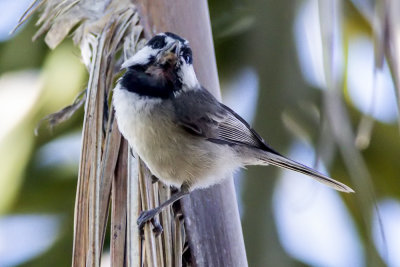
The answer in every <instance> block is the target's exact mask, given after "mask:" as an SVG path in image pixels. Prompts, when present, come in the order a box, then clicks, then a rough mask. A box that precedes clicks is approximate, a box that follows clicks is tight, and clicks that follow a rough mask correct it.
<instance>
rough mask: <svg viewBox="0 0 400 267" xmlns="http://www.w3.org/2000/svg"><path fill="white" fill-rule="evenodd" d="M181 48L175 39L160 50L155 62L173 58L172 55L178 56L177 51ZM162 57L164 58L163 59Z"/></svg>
mask: <svg viewBox="0 0 400 267" xmlns="http://www.w3.org/2000/svg"><path fill="white" fill-rule="evenodd" d="M180 50H181V44H180V42H179V41H175V42H173V43H172V44H170V45H169V46H167V47H166V48H165V49H164V50H163V51H161V52H160V53H159V54H158V55H157V62H162V61H164V60H165V59H166V58H173V57H175V58H176V57H178V56H179V52H180ZM163 59H164V60H163Z"/></svg>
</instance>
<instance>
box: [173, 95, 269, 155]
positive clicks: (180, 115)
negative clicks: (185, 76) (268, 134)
mask: <svg viewBox="0 0 400 267" xmlns="http://www.w3.org/2000/svg"><path fill="white" fill-rule="evenodd" d="M173 104H174V107H175V113H176V122H177V123H178V124H179V125H180V126H181V127H183V128H184V129H185V130H187V131H188V132H190V133H192V134H196V135H199V136H202V137H204V138H206V139H208V140H210V141H214V142H217V143H224V142H225V143H226V144H244V145H248V146H252V147H257V148H260V149H265V150H268V151H271V152H275V153H277V152H276V151H274V150H272V148H270V147H269V146H268V145H267V144H266V143H265V141H264V140H263V139H262V138H261V137H260V136H259V135H258V134H257V133H256V132H255V131H254V130H253V129H252V128H251V127H250V126H249V125H248V124H247V122H246V121H245V120H243V119H242V118H241V117H240V116H239V115H237V114H236V113H235V112H234V111H233V110H231V109H230V108H228V107H227V106H225V105H223V104H221V103H220V102H219V101H218V100H216V99H215V98H214V96H212V95H211V94H210V93H209V92H208V91H207V90H205V89H200V90H196V91H189V92H183V93H181V94H180V95H179V96H178V97H176V98H175V99H174V101H173Z"/></svg>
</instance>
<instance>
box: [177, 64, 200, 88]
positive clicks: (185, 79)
mask: <svg viewBox="0 0 400 267" xmlns="http://www.w3.org/2000/svg"><path fill="white" fill-rule="evenodd" d="M180 71H181V73H180V78H181V79H182V84H183V85H184V86H187V87H188V88H190V89H195V88H197V87H199V82H198V81H197V77H196V73H195V72H194V69H193V65H191V64H187V63H183V64H182V65H181V69H180Z"/></svg>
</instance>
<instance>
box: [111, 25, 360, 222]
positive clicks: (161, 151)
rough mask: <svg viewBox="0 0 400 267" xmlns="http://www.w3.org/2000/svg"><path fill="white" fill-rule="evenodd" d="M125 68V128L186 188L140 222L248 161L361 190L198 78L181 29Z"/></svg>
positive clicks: (158, 171) (120, 111)
mask: <svg viewBox="0 0 400 267" xmlns="http://www.w3.org/2000/svg"><path fill="white" fill-rule="evenodd" d="M122 68H125V69H127V71H126V73H125V74H124V75H123V76H122V78H121V79H120V80H119V81H118V84H117V86H116V87H115V89H114V96H113V103H114V108H115V112H116V117H117V122H118V127H119V130H120V131H121V133H122V135H123V136H124V137H125V138H126V139H127V140H128V142H129V145H130V146H131V147H132V148H133V149H134V150H135V151H136V152H137V153H138V155H139V156H140V157H141V159H142V160H143V161H144V162H145V163H146V165H147V167H148V168H149V169H150V171H151V173H152V174H154V175H155V176H156V177H158V178H159V179H160V180H161V181H162V182H164V183H165V184H167V185H172V186H175V187H177V188H180V190H179V191H178V192H177V193H176V194H174V195H172V196H171V198H170V199H168V200H167V201H166V202H164V203H162V204H161V205H160V206H159V207H157V208H155V209H152V210H148V211H144V212H142V213H141V214H140V216H139V218H138V221H137V222H138V225H139V227H140V228H142V227H143V225H144V224H145V223H146V222H147V221H152V220H153V218H154V216H156V215H157V214H158V213H159V212H160V211H161V210H162V209H163V208H164V207H166V206H168V205H170V204H172V203H174V202H175V201H177V200H179V199H181V198H182V197H183V196H185V195H186V194H188V193H189V192H190V191H191V190H194V189H196V188H205V187H208V186H211V185H214V184H217V183H219V182H220V181H221V180H222V179H223V178H225V177H228V176H229V174H232V173H233V172H234V171H235V170H236V169H238V168H239V167H244V166H246V165H268V164H271V165H275V166H278V167H281V168H285V169H290V170H293V171H297V172H300V173H303V174H306V175H308V176H310V177H312V178H314V179H316V180H318V181H319V182H322V183H324V184H326V185H328V186H330V187H332V188H334V189H336V190H339V191H343V192H347V193H349V192H354V191H353V190H352V189H351V188H350V187H348V186H346V185H344V184H342V183H340V182H338V181H335V180H333V179H332V178H329V177H327V176H325V175H323V174H321V173H319V172H317V171H316V170H313V169H311V168H309V167H307V166H304V165H302V164H300V163H297V162H295V161H293V160H290V159H288V158H286V157H284V156H282V155H281V154H279V153H278V152H276V151H275V150H274V149H272V148H271V147H270V146H269V145H267V143H266V142H265V141H264V140H263V139H262V138H261V137H260V136H259V135H258V134H257V133H256V131H254V130H253V129H252V128H251V127H250V126H249V124H248V123H247V122H246V121H245V120H244V119H242V118H241V117H240V116H239V115H238V114H236V113H235V112H234V111H233V110H231V109H230V108H229V107H227V106H225V105H224V104H222V103H220V102H219V101H218V100H217V99H215V98H214V96H212V95H211V94H210V93H209V92H208V91H207V90H206V89H205V88H203V87H202V86H201V85H200V84H199V82H198V81H197V78H196V74H195V72H194V69H193V65H192V50H191V49H190V46H189V43H188V41H187V40H185V39H183V38H181V37H179V36H177V35H176V34H173V33H169V32H166V33H160V34H157V35H156V36H154V37H153V38H152V39H151V40H150V41H148V43H147V44H146V45H145V46H144V47H143V48H142V49H141V50H139V51H138V52H137V53H136V54H135V55H134V56H132V57H131V58H129V59H127V60H126V61H125V62H124V63H123V64H122Z"/></svg>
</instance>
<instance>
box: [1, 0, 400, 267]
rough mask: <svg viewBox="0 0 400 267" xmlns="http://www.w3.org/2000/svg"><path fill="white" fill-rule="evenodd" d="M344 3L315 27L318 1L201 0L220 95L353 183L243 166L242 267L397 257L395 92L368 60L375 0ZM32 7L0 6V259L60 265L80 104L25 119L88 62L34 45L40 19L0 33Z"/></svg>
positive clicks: (69, 224)
mask: <svg viewBox="0 0 400 267" xmlns="http://www.w3.org/2000/svg"><path fill="white" fill-rule="evenodd" d="M339 2H340V3H341V4H342V5H341V7H340V10H341V12H342V13H341V14H340V15H339V16H338V17H337V18H338V20H337V21H336V22H335V24H332V25H329V20H328V19H326V20H325V19H322V20H321V21H322V22H323V23H322V25H320V18H319V15H320V13H319V11H318V10H319V9H318V1H317V0H296V1H293V0H281V1H273V0H253V1H245V0H235V1H228V0H222V1H216V0H211V1H209V6H210V15H211V22H212V27H213V34H214V43H215V49H216V56H217V63H218V71H219V77H220V81H221V88H222V90H223V101H224V102H225V103H227V104H228V105H229V106H231V107H232V108H233V109H234V110H236V111H237V112H238V113H239V114H241V115H242V116H243V117H244V118H245V119H247V120H248V121H249V122H251V124H252V125H253V126H254V128H255V129H257V130H258V132H259V133H260V134H261V135H262V136H263V137H264V138H265V139H266V140H267V142H268V143H269V144H271V146H272V147H274V148H276V150H278V151H280V152H281V153H283V154H285V155H288V156H290V157H292V158H294V159H296V160H297V161H300V162H302V163H305V164H308V165H310V166H315V167H318V168H319V169H320V170H321V171H323V172H325V173H329V174H330V175H331V176H333V177H335V178H336V179H338V180H340V181H341V182H344V183H346V184H348V185H350V186H351V187H352V188H353V189H355V191H356V192H357V193H356V194H351V195H344V194H340V193H337V192H334V191H333V190H331V189H329V188H326V187H325V186H323V185H320V184H318V183H316V182H314V181H311V180H310V179H308V178H306V177H305V176H302V175H299V174H295V173H292V172H289V171H281V170H279V169H277V168H274V167H267V168H265V167H264V168H261V167H260V168H258V167H251V168H249V169H248V170H245V171H241V172H239V173H238V174H237V177H235V184H236V188H237V193H238V200H239V203H238V204H239V208H240V212H241V218H242V225H243V233H244V238H245V244H246V252H247V256H248V261H249V266H381V265H389V266H400V227H399V226H400V202H399V197H400V180H399V178H400V177H399V174H400V165H399V164H397V161H398V160H399V159H400V142H399V125H398V123H397V120H398V109H397V105H396V101H397V100H396V95H395V90H396V89H395V88H394V85H393V82H392V78H391V75H390V71H389V68H388V66H387V65H386V63H385V64H384V65H383V67H382V69H375V68H374V36H373V30H372V26H371V23H370V22H369V20H368V18H369V17H371V14H372V15H373V14H374V1H367V0H353V1H350V0H348V1H338V3H339ZM29 4H30V1H27V0H23V1H22V0H21V1H13V0H2V1H1V2H0V8H1V10H7V12H6V13H5V12H3V13H4V16H3V17H2V18H1V19H0V28H1V29H0V125H1V127H0V170H1V171H0V267H3V266H68V265H70V261H71V253H72V231H73V209H74V201H75V189H76V182H77V173H78V161H79V154H80V142H81V140H80V136H81V125H82V115H83V111H82V110H80V111H79V112H77V113H76V114H75V115H74V116H73V117H72V118H71V119H70V120H68V121H67V122H65V123H62V124H61V125H58V126H56V127H55V128H54V129H52V130H50V129H48V128H47V127H46V123H43V125H42V126H41V127H40V128H39V131H38V132H39V135H38V136H35V135H34V129H35V127H36V126H37V124H38V123H39V121H40V119H41V118H43V117H44V116H46V115H48V114H50V113H52V112H55V111H58V110H59V109H61V108H63V107H64V106H66V105H69V104H70V103H72V102H73V100H74V98H75V97H76V96H77V94H78V93H79V92H80V91H81V90H83V89H84V88H85V84H86V81H87V72H86V70H85V68H84V66H83V64H82V63H81V61H80V51H79V50H78V49H77V48H76V47H74V46H73V44H72V42H71V40H67V41H64V42H63V43H62V44H61V45H60V46H59V47H57V48H56V49H55V50H53V51H50V50H49V49H48V48H47V47H46V45H45V44H44V41H43V38H40V39H39V40H37V41H35V42H32V41H31V38H32V36H33V35H34V33H35V32H36V30H37V27H35V26H34V24H35V22H36V21H37V16H36V17H33V18H32V19H30V20H29V21H28V22H27V23H25V24H24V25H23V26H22V27H21V29H20V30H18V31H17V33H15V34H14V35H12V36H9V35H8V32H9V31H10V30H11V29H12V28H13V26H15V25H16V24H17V20H18V18H19V17H20V16H21V15H22V13H23V11H24V10H25V9H26V8H27V7H28V5H29ZM399 13H400V10H399ZM399 15H400V14H399ZM325 23H326V24H327V25H325ZM326 26H329V27H330V28H331V29H334V34H333V36H334V40H333V42H332V44H333V46H332V47H330V48H327V47H326V45H325V44H323V42H322V41H323V40H324V39H323V38H322V37H323V36H324V33H326V32H325V31H326V28H325V27H326ZM324 51H328V52H329V53H331V54H334V56H332V58H334V61H333V64H332V66H333V69H334V71H335V73H336V76H335V77H334V81H335V84H337V86H336V87H335V88H336V89H338V90H337V91H336V92H335V94H333V95H331V94H330V93H329V92H332V91H334V90H333V89H335V88H333V86H332V84H333V83H330V82H329V81H328V82H327V79H326V77H327V72H326V71H327V68H326V65H324V64H323V53H324ZM332 51H334V52H332ZM194 58H196V55H194ZM392 60H393V59H392ZM337 103H339V104H341V105H337ZM331 106H333V107H334V112H333V117H334V118H330V119H328V118H329V114H331V116H332V113H330V111H329V107H331ZM349 130H351V131H349ZM107 257H108V256H107V253H106V254H105V256H104V259H103V264H104V266H107Z"/></svg>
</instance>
